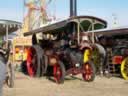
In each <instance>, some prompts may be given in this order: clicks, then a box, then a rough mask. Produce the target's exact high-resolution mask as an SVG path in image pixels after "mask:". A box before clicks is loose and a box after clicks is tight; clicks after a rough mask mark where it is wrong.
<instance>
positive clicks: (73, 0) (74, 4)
mask: <svg viewBox="0 0 128 96" xmlns="http://www.w3.org/2000/svg"><path fill="white" fill-rule="evenodd" d="M73 16H77V0H70V17H73Z"/></svg>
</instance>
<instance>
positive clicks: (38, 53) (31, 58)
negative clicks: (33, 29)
mask: <svg viewBox="0 0 128 96" xmlns="http://www.w3.org/2000/svg"><path fill="white" fill-rule="evenodd" d="M42 57H43V50H42V48H41V47H40V46H39V45H34V46H32V47H31V48H30V49H29V51H28V54H27V60H26V63H27V71H28V74H29V76H31V77H33V76H38V77H40V76H41V63H42V59H43V58H42Z"/></svg>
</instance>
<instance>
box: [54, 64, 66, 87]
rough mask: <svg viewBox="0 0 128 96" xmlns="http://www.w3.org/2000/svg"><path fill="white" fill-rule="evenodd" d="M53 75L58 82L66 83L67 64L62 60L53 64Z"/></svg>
mask: <svg viewBox="0 0 128 96" xmlns="http://www.w3.org/2000/svg"><path fill="white" fill-rule="evenodd" d="M53 76H54V79H55V82H56V83H58V84H60V83H64V78H65V66H64V64H63V63H62V62H59V63H58V64H55V65H54V66H53Z"/></svg>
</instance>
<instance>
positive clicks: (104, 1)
mask: <svg viewBox="0 0 128 96" xmlns="http://www.w3.org/2000/svg"><path fill="white" fill-rule="evenodd" d="M0 1H1V3H0V13H1V14H0V19H9V20H15V21H20V22H22V21H23V14H24V9H25V8H24V3H23V1H24V0H0ZM26 1H27V0H26ZM77 3H78V4H77V12H78V15H91V16H96V17H99V18H102V19H104V20H106V21H108V25H109V26H111V27H112V26H113V23H114V22H117V26H128V0H77ZM48 12H49V13H51V14H53V13H54V15H56V17H57V18H59V19H60V18H68V17H69V0H53V2H52V3H51V4H50V5H49V7H48ZM114 18H115V19H114Z"/></svg>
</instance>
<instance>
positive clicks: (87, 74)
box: [82, 62, 95, 82]
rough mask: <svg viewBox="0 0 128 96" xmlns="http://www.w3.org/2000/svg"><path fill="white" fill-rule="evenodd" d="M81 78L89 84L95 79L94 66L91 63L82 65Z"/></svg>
mask: <svg viewBox="0 0 128 96" xmlns="http://www.w3.org/2000/svg"><path fill="white" fill-rule="evenodd" d="M82 77H83V79H84V80H85V81H87V82H90V81H93V80H94V79H95V66H94V64H93V63H91V62H87V63H85V64H83V73H82Z"/></svg>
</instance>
